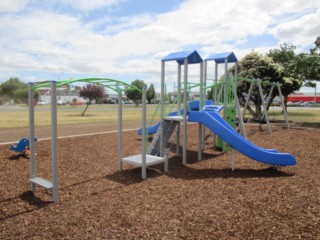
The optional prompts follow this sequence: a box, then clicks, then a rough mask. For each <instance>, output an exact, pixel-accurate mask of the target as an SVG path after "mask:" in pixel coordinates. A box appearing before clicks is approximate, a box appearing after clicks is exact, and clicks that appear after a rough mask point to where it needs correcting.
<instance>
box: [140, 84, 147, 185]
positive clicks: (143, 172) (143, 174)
mask: <svg viewBox="0 0 320 240" xmlns="http://www.w3.org/2000/svg"><path fill="white" fill-rule="evenodd" d="M146 89H147V87H146V86H143V88H142V165H141V177H142V179H146V178H147V166H146V165H147V163H146V161H147V160H146V126H147V115H146Z"/></svg>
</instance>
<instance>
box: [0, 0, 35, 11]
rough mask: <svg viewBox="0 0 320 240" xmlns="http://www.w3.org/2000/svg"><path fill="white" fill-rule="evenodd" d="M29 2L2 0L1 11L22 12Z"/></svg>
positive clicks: (26, 0) (23, 0)
mask: <svg viewBox="0 0 320 240" xmlns="http://www.w3.org/2000/svg"><path fill="white" fill-rule="evenodd" d="M28 3H29V1H28V0H10V1H9V0H7V1H6V0H2V1H0V13H1V12H2V13H14V12H20V11H22V10H23V9H24V8H25V7H26V6H27V4H28Z"/></svg>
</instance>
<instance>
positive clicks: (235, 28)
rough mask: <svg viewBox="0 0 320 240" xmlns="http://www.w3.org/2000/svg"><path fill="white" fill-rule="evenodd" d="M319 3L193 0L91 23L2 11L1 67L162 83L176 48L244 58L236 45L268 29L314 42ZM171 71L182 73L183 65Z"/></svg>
mask: <svg viewBox="0 0 320 240" xmlns="http://www.w3.org/2000/svg"><path fill="white" fill-rule="evenodd" d="M8 2H10V3H11V2H14V3H18V2H19V1H18V0H17V1H8ZM61 2H62V0H61ZM21 3H24V4H20V5H21V6H23V7H21V8H14V7H11V9H18V10H14V11H19V9H22V8H24V7H25V6H26V5H27V2H26V1H22V0H21ZM63 4H64V5H67V6H70V7H72V8H74V9H78V10H82V11H93V10H94V9H99V8H102V7H108V6H114V5H116V4H121V1H117V0H109V1H104V0H95V1H85V0H81V1H75V0H67V1H63ZM17 5H19V4H16V5H12V6H17ZM20 5H19V6H20ZM0 6H1V5H0ZM319 8H320V3H318V1H311V0H303V1H302V0H295V1H294V0H292V1H289V2H288V1H287V2H285V1H282V2H281V1H278V0H270V1H267V2H266V1H262V0H260V1H251V0H241V1H240V0H238V1H233V0H225V1H223V2H221V1H212V0H188V1H185V2H184V3H183V4H181V5H180V6H179V7H178V8H176V9H175V10H173V11H171V12H167V13H163V14H158V15H155V14H151V13H150V14H148V13H144V14H143V15H136V16H130V17H126V16H125V17H118V18H112V17H111V16H105V17H103V18H99V19H96V20H93V21H91V22H86V21H85V20H84V19H85V18H82V16H81V15H78V14H73V13H72V15H71V14H70V15H67V14H64V13H59V12H57V11H55V12H54V11H48V10H43V9H38V8H35V9H31V8H29V10H28V11H27V12H25V13H24V14H20V15H15V14H10V15H0V34H1V38H0V54H1V56H5V57H2V58H0V64H1V66H2V67H3V68H2V69H4V70H0V76H1V71H7V72H8V71H9V70H10V71H12V74H15V72H19V71H22V70H34V71H52V72H61V71H63V72H69V73H74V74H77V73H83V74H93V75H94V74H108V75H109V74H111V75H112V74H123V75H126V74H131V75H134V74H137V78H139V76H143V77H145V78H147V79H148V81H156V80H157V81H158V80H159V76H160V59H161V58H163V57H164V56H165V55H166V54H168V53H169V52H173V51H179V50H184V49H190V48H191V49H197V50H198V52H199V53H200V54H201V56H203V57H206V56H207V55H208V54H210V53H213V52H223V51H234V52H235V54H236V55H237V56H238V58H239V59H240V58H241V57H243V56H244V55H246V54H247V53H249V52H250V51H251V48H249V47H248V49H237V48H236V46H237V45H238V44H240V43H245V42H247V38H248V36H259V35H263V34H265V33H269V34H272V35H273V36H274V37H275V38H276V39H277V40H278V41H279V42H292V43H293V44H295V45H308V44H312V43H313V41H314V40H315V38H316V36H317V35H319V32H320V30H319V24H318V22H319V19H320V15H319V12H320V10H319ZM6 9H10V8H9V7H6ZM316 9H317V10H316ZM7 11H9V10H7ZM268 47H270V48H272V47H276V46H264V47H263V48H262V47H256V48H255V50H256V51H260V52H262V53H265V52H267V51H268ZM8 69H9V70H8ZM168 70H169V74H174V71H175V68H172V71H171V70H170V68H169V69H168ZM174 77H175V75H172V78H174Z"/></svg>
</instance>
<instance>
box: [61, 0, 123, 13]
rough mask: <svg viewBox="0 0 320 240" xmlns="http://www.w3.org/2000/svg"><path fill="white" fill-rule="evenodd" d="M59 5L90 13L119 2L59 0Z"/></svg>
mask: <svg viewBox="0 0 320 240" xmlns="http://www.w3.org/2000/svg"><path fill="white" fill-rule="evenodd" d="M60 2H61V4H64V5H67V6H69V7H71V8H74V9H77V10H81V11H92V10H95V9H100V8H103V7H110V6H112V5H116V4H118V3H119V2H121V0H61V1H60Z"/></svg>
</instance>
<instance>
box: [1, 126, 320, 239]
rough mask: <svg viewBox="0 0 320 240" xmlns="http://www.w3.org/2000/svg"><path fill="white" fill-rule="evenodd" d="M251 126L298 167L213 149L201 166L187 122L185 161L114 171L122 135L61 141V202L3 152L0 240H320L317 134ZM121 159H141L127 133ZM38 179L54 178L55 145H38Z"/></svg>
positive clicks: (22, 162) (25, 164) (259, 140)
mask: <svg viewBox="0 0 320 240" xmlns="http://www.w3.org/2000/svg"><path fill="white" fill-rule="evenodd" d="M273 130H274V131H273V134H272V135H271V134H268V133H267V132H266V131H261V130H259V128H258V127H254V126H249V127H248V128H247V132H248V135H249V139H250V141H252V142H253V143H255V144H256V145H259V146H261V147H264V148H275V149H277V150H279V151H282V152H289V153H291V154H293V155H294V156H295V157H296V158H297V160H298V165H296V166H293V167H286V168H282V169H281V170H280V171H275V170H273V169H272V168H270V166H268V165H264V164H261V163H258V162H256V161H253V160H250V159H248V158H247V157H245V156H243V155H241V154H240V153H238V152H237V153H236V170H235V171H234V172H232V171H231V160H230V156H231V154H230V153H226V154H221V153H219V152H217V151H215V150H213V149H212V137H208V139H207V142H206V146H205V151H204V156H203V160H202V161H197V147H198V143H197V139H198V136H197V125H195V124H193V125H190V126H188V164H186V165H183V164H182V160H181V157H175V156H174V155H173V154H172V156H171V157H170V159H169V172H168V173H167V174H164V172H163V166H162V165H159V166H155V167H152V168H150V169H148V171H147V176H148V179H147V180H144V181H142V180H141V179H140V176H141V171H140V169H139V168H136V167H134V166H131V165H124V170H123V172H121V173H119V172H118V170H117V167H118V166H117V134H116V133H112V134H103V135H96V136H85V137H77V138H69V139H60V140H59V188H60V191H59V194H60V203H59V204H57V205H56V204H53V203H52V198H51V193H50V192H48V191H46V190H44V189H41V188H37V191H36V192H35V193H33V192H30V191H29V182H28V178H29V176H28V175H29V160H28V159H25V158H23V157H22V156H12V152H11V151H9V145H3V146H0V155H1V159H0V239H319V238H320V131H318V130H299V129H290V130H286V129H282V128H280V127H274V128H273ZM123 146H124V156H129V155H133V154H138V153H139V152H140V148H141V140H140V138H139V137H138V136H137V134H136V132H133V131H132V132H125V133H124V144H123ZM36 148H37V150H36V153H37V160H38V163H37V165H38V175H39V176H42V177H45V178H48V179H50V177H51V173H50V141H38V142H37V143H36Z"/></svg>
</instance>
